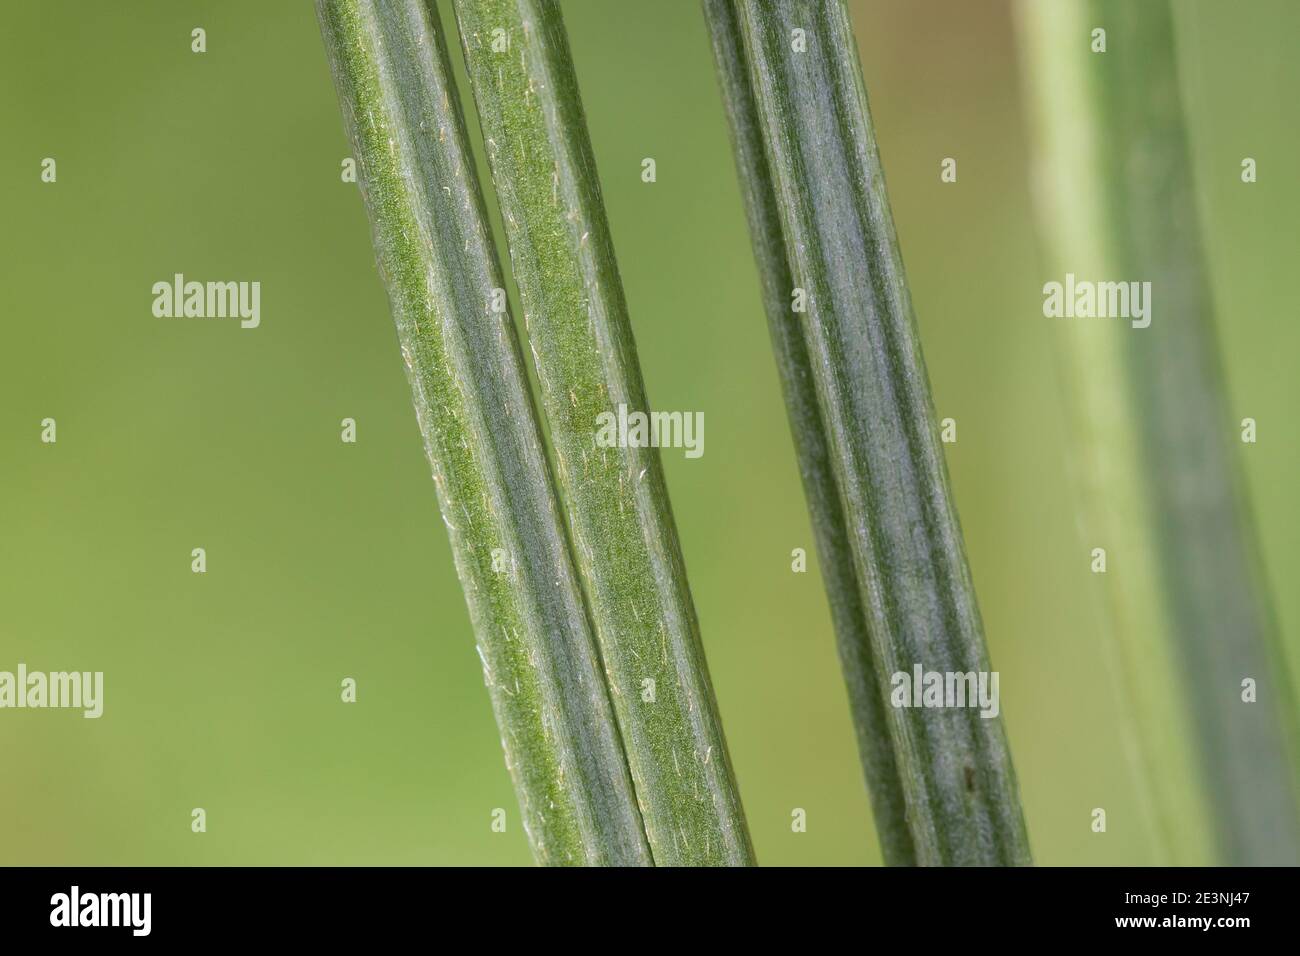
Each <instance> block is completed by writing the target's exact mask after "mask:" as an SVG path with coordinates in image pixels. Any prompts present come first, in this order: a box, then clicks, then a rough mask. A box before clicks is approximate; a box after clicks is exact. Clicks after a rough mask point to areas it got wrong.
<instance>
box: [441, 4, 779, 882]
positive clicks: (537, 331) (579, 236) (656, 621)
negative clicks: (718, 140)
mask: <svg viewBox="0 0 1300 956" xmlns="http://www.w3.org/2000/svg"><path fill="white" fill-rule="evenodd" d="M455 9H456V15H457V19H458V22H459V24H460V33H461V39H462V43H463V46H464V50H465V58H466V61H467V66H468V72H469V76H470V81H471V85H472V87H473V91H474V98H475V102H476V104H477V107H478V111H479V114H480V121H481V124H482V127H483V136H484V139H485V142H486V145H487V154H488V160H489V163H490V165H491V168H492V174H493V179H494V182H495V184H496V188H497V193H498V197H499V199H500V203H501V210H502V215H503V217H504V219H505V226H506V234H507V238H508V240H509V245H510V255H511V260H512V263H513V268H514V275H515V279H516V282H517V283H518V286H519V295H520V300H521V302H522V305H523V309H524V319H525V321H526V323H527V327H528V335H529V339H530V341H531V345H532V351H533V356H534V359H535V361H536V367H537V372H538V378H539V381H540V386H541V395H542V403H543V407H544V409H545V412H546V415H547V419H548V421H549V425H550V432H551V437H552V442H553V446H554V451H555V462H556V471H557V476H558V479H559V483H560V487H561V491H562V494H563V497H564V500H565V502H566V504H567V506H568V517H569V520H570V527H571V531H572V537H573V541H574V546H575V551H576V556H577V560H578V567H579V569H580V571H581V573H582V576H583V581H584V584H585V587H586V593H587V595H588V599H589V602H588V603H589V606H590V607H591V610H592V616H593V618H594V620H595V625H596V631H597V635H598V638H599V641H600V646H601V651H602V655H603V659H604V663H605V668H606V677H607V679H608V682H609V686H610V689H611V692H612V697H613V703H614V708H615V710H616V712H617V714H618V720H619V726H620V728H621V731H622V735H623V740H624V742H625V746H626V750H627V756H628V762H629V765H630V767H631V770H632V777H633V780H634V782H635V785H636V793H637V799H638V802H639V805H640V808H641V814H642V818H643V820H644V823H645V830H646V835H647V837H648V839H649V843H650V847H651V850H652V852H653V854H654V859H655V862H656V863H657V864H660V865H711V864H749V863H752V862H753V851H752V849H751V847H750V841H749V836H748V832H747V830H746V827H745V821H744V817H743V815H742V812H741V806H740V799H739V796H738V793H737V790H736V784H735V780H734V778H733V775H732V771H731V766H730V760H729V758H728V755H727V749H726V744H725V742H724V739H723V735H722V727H721V724H720V721H719V718H718V712H717V705H716V703H715V701H714V696H713V690H712V687H711V685H710V681H709V675H708V669H707V667H706V664H705V660H704V653H703V649H702V646H701V643H700V635H699V627H698V624H697V622H696V615H695V609H694V606H693V604H692V601H691V595H690V589H689V587H688V585H687V580H686V570H685V566H684V564H683V561H682V555H681V549H680V546H679V544H678V540H677V532H676V528H675V526H674V523H673V518H672V513H671V510H670V508H669V502H668V492H667V487H666V485H665V483H664V476H663V472H662V470H661V466H660V461H659V455H658V450H657V449H656V448H653V447H621V446H616V447H603V446H602V445H601V444H598V442H597V434H598V424H599V420H598V416H600V415H602V413H611V414H617V410H618V408H619V406H620V405H625V406H626V409H627V412H628V413H629V414H632V413H646V412H649V411H650V409H649V405H648V402H647V399H646V395H645V388H644V386H643V384H642V380H641V371H640V367H639V365H638V362H637V357H636V347H635V345H634V342H633V338H632V329H631V325H630V322H629V320H628V314H627V306H626V304H625V302H624V298H623V289H622V284H621V281H620V279H619V275H618V269H617V266H616V263H615V259H614V249H613V244H612V241H611V238H610V232H609V226H608V223H607V221H606V215H605V209H604V203H603V201H602V199H601V194H600V185H599V182H598V180H597V177H596V168H595V160H594V158H593V155H592V150H591V144H590V141H589V138H588V134H587V128H586V121H585V118H584V115H583V110H582V104H581V100H580V98H579V95H578V86H577V80H576V78H575V76H574V70H573V64H572V61H571V59H570V55H569V47H568V40H567V37H566V34H565V29H564V24H563V21H562V19H561V16H560V11H559V8H558V6H557V5H556V4H555V3H551V2H546V0H458V2H457V3H456V4H455ZM494 42H495V45H496V48H495V49H494ZM688 414H689V413H688ZM651 682H653V683H651Z"/></svg>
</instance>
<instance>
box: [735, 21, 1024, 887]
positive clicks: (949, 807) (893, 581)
mask: <svg viewBox="0 0 1300 956" xmlns="http://www.w3.org/2000/svg"><path fill="white" fill-rule="evenodd" d="M736 10H737V13H738V22H739V27H740V34H741V38H742V41H743V44H744V49H745V55H746V58H747V60H748V63H749V77H750V85H751V89H752V91H753V98H754V102H755V104H756V108H757V114H758V118H759V126H760V128H761V130H762V137H763V142H764V146H765V150H766V156H767V160H768V165H769V169H770V174H771V178H772V183H773V188H774V190H775V195H776V204H777V208H778V209H779V211H780V220H781V228H782V231H783V234H784V237H785V249H786V257H787V261H788V263H789V266H790V270H791V273H792V276H793V281H794V283H795V289H792V290H790V294H791V303H792V307H795V306H796V305H797V304H798V303H799V302H800V301H801V298H800V295H799V292H798V291H796V290H801V291H802V294H803V298H802V301H803V302H804V304H805V305H806V314H802V315H801V318H802V321H803V332H804V342H805V346H806V348H807V351H808V354H809V358H810V364H811V367H812V372H813V379H814V382H815V386H816V393H817V402H818V406H819V408H820V412H821V417H822V421H823V424H824V428H825V433H826V439H827V442H828V445H829V448H830V451H831V462H832V470H833V473H834V477H835V483H836V485H837V487H838V489H839V497H840V504H841V507H842V508H843V512H844V518H845V523H846V526H847V530H848V543H849V549H850V551H851V553H852V555H853V565H854V571H855V574H856V577H857V582H858V587H859V594H860V597H861V604H862V608H863V610H864V612H865V614H866V619H867V633H868V635H869V637H870V641H871V651H872V657H873V659H874V662H875V666H876V668H877V679H878V681H879V683H880V687H879V694H880V695H881V698H882V699H890V697H891V685H894V681H895V679H896V676H897V677H898V678H901V679H902V680H901V681H900V682H899V683H898V684H897V685H896V687H897V688H900V689H906V688H908V687H909V684H910V682H911V680H912V678H913V677H914V675H915V673H916V668H921V669H922V670H923V673H924V674H938V675H941V676H940V680H941V681H942V680H947V679H950V678H949V677H948V675H957V674H971V675H984V678H985V679H986V680H989V681H991V679H992V675H991V674H990V666H989V660H988V653H987V650H986V648H985V645H984V633H983V625H982V624H981V622H980V616H979V610H978V607H977V605H976V601H975V591H974V587H973V585H972V583H971V578H970V570H969V567H968V565H967V563H966V555H965V551H964V547H963V544H962V537H961V529H960V527H959V526H958V523H957V516H956V512H955V510H954V507H953V502H952V496H951V492H950V491H949V488H948V476H947V469H946V467H945V464H944V460H943V454H942V451H941V449H940V444H939V436H938V431H937V427H936V423H935V419H934V410H933V407H932V403H931V399H930V389H929V382H928V379H927V376H926V371H925V364H924V361H923V359H922V356H921V349H920V341H919V337H918V335H917V331H916V327H915V321H914V319H913V315H912V303H911V297H910V294H909V292H908V288H907V281H906V278H905V276H904V272H903V263H902V257H901V256H900V254H899V251H898V242H897V238H896V236H895V233H894V224H893V217H892V214H891V213H890V210H889V201H888V197H887V195H886V192H885V183H884V175H883V172H882V169H881V166H880V158H879V155H878V153H877V149H876V143H875V133H874V129H873V127H872V122H871V115H870V111H869V110H868V107H867V95H866V89H865V87H864V85H863V82H862V75H861V70H860V67H859V64H858V56H857V48H856V44H855V42H854V38H853V32H852V29H851V28H850V25H849V18H848V12H847V10H846V9H845V6H844V3H843V2H842V0H827V2H820V3H809V2H806V0H765V2H762V3H758V2H741V3H738V4H737V7H736ZM796 30H797V31H799V32H798V33H796V32H795V31H796ZM953 699H954V700H955V699H956V698H955V695H954V698H953ZM912 700H913V698H912V696H911V695H910V694H907V693H904V694H903V695H902V699H901V700H899V701H897V702H895V701H894V700H892V699H891V700H890V702H891V704H894V706H890V707H888V708H886V715H887V720H888V724H889V728H890V739H891V741H892V743H893V749H894V758H895V761H896V764H897V767H898V775H899V779H900V781H901V784H902V789H903V795H904V800H905V803H906V808H907V809H906V817H907V823H908V826H909V829H910V831H911V835H912V842H913V846H914V849H915V853H916V860H917V862H919V863H921V864H926V865H933V864H984V865H999V864H1003V865H1015V864H1024V863H1028V862H1029V859H1030V854H1029V841H1028V837H1027V835H1026V832H1025V824H1024V818H1023V816H1022V813H1021V809H1020V797H1019V792H1018V788H1017V785H1016V776H1015V770H1014V768H1013V766H1012V762H1011V754H1010V751H1009V749H1008V747H1007V743H1006V738H1005V734H1004V731H1003V727H1002V721H1001V718H1000V717H999V716H998V715H997V714H996V713H990V712H989V711H986V710H981V709H979V708H976V707H974V706H969V704H968V705H967V706H960V705H958V706H952V705H951V702H950V705H949V706H912V705H911V703H912Z"/></svg>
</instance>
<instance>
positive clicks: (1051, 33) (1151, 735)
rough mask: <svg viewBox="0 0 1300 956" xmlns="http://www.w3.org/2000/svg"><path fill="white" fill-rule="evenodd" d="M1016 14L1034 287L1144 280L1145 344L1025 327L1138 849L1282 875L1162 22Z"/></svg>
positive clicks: (1199, 261)
mask: <svg viewBox="0 0 1300 956" xmlns="http://www.w3.org/2000/svg"><path fill="white" fill-rule="evenodd" d="M1019 13H1020V22H1021V27H1022V29H1021V34H1022V41H1023V42H1022V47H1023V53H1024V61H1025V64H1026V67H1027V70H1026V74H1027V82H1028V85H1029V89H1030V94H1031V97H1030V98H1031V101H1032V104H1033V106H1034V119H1035V121H1036V127H1037V142H1038V153H1039V156H1038V164H1037V175H1038V183H1037V186H1038V190H1039V198H1040V201H1041V202H1040V206H1041V213H1042V219H1043V224H1044V232H1045V235H1046V237H1047V238H1048V240H1049V247H1050V249H1051V253H1052V261H1053V263H1054V267H1055V268H1057V269H1059V273H1058V274H1056V275H1054V276H1053V277H1052V278H1053V279H1054V280H1055V281H1059V282H1064V280H1065V274H1066V273H1073V274H1075V275H1076V276H1077V277H1078V278H1079V279H1082V280H1088V281H1098V282H1100V281H1111V282H1138V281H1140V282H1149V283H1150V284H1151V286H1150V288H1151V293H1150V297H1149V299H1148V302H1147V307H1148V309H1149V318H1150V325H1149V326H1147V327H1145V328H1138V327H1134V325H1133V324H1132V323H1131V322H1129V321H1126V320H1124V319H1122V318H1118V319H1117V318H1055V319H1051V320H1044V321H1053V322H1056V323H1058V324H1059V330H1058V334H1059V337H1060V346H1061V353H1062V356H1063V358H1064V361H1063V363H1062V364H1063V366H1064V368H1065V369H1066V372H1067V377H1068V380H1069V389H1068V391H1069V393H1070V395H1071V396H1072V399H1073V404H1074V408H1075V413H1076V414H1075V417H1076V421H1077V423H1078V436H1079V449H1078V462H1077V467H1078V471H1079V473H1080V475H1081V478H1082V485H1083V490H1084V500H1085V519H1086V520H1085V528H1086V534H1087V539H1088V546H1089V547H1090V548H1091V547H1100V548H1105V549H1106V552H1107V571H1106V574H1105V575H1104V576H1099V578H1098V582H1097V584H1098V589H1099V598H1101V597H1102V596H1103V592H1104V598H1105V600H1106V603H1107V604H1108V606H1109V608H1110V617H1111V622H1110V623H1111V632H1112V633H1111V635H1110V637H1109V639H1110V640H1111V641H1113V642H1114V644H1115V645H1116V646H1117V650H1118V654H1117V655H1116V656H1117V657H1118V658H1119V660H1120V662H1121V667H1120V669H1119V670H1120V675H1119V676H1120V680H1121V684H1122V688H1121V689H1122V696H1123V701H1122V705H1123V706H1124V707H1125V709H1126V710H1127V711H1128V713H1129V714H1130V715H1131V717H1132V720H1133V727H1134V732H1135V737H1136V739H1137V744H1138V760H1137V771H1138V776H1139V782H1140V784H1141V785H1142V788H1143V790H1144V792H1145V794H1146V796H1147V800H1148V808H1147V809H1148V816H1149V818H1150V819H1149V823H1150V826H1151V828H1152V832H1153V835H1154V840H1155V844H1156V855H1157V857H1158V858H1159V859H1161V860H1162V861H1166V862H1172V863H1179V864H1190V863H1203V862H1207V861H1209V860H1210V859H1211V858H1212V857H1216V856H1217V858H1218V859H1219V861H1220V862H1224V863H1234V864H1263V863H1289V864H1295V863H1300V823H1298V820H1300V817H1298V814H1297V805H1298V804H1297V789H1296V777H1295V763H1294V761H1293V758H1292V756H1291V753H1292V741H1293V739H1294V733H1295V710H1294V706H1293V697H1292V693H1291V688H1290V686H1289V682H1288V680H1287V677H1286V670H1285V667H1284V666H1283V665H1282V663H1281V660H1280V658H1281V651H1280V647H1279V646H1278V644H1277V635H1276V631H1275V628H1274V625H1273V622H1272V619H1271V613H1270V611H1269V609H1268V602H1267V599H1266V597H1265V595H1264V593H1263V589H1262V580H1261V578H1260V576H1259V575H1258V573H1257V554H1256V544H1255V541H1254V537H1253V529H1252V527H1251V521H1250V517H1249V514H1248V509H1247V507H1246V505H1245V502H1244V498H1243V493H1242V488H1241V483H1240V479H1239V476H1238V474H1237V465H1236V462H1235V460H1234V452H1233V443H1234V439H1235V437H1236V436H1235V428H1234V427H1233V426H1232V425H1230V423H1229V421H1228V414H1227V409H1226V400H1225V397H1224V390H1223V384H1222V373H1221V370H1220V364H1219V357H1218V352H1217V346H1216V342H1215V334H1214V328H1213V322H1212V301H1211V295H1210V291H1209V287H1208V280H1207V271H1208V263H1207V262H1206V261H1205V257H1204V254H1203V251H1202V247H1201V240H1200V233H1199V222H1198V216H1197V208H1196V195H1195V191H1194V184H1193V179H1192V172H1191V164H1190V159H1189V155H1188V140H1187V134H1186V131H1185V128H1184V121H1183V116H1182V107H1181V102H1180V93H1179V86H1178V76H1177V65H1176V58H1175V47H1174V36H1173V26H1172V19H1171V10H1170V6H1169V4H1167V3H1166V2H1165V0H1143V2H1141V3H1131V2H1119V0H1075V2H1071V3H1060V2H1053V0H1032V2H1023V3H1021V4H1020V7H1019ZM1097 29H1101V30H1104V31H1105V45H1106V49H1105V52H1094V46H1095V45H1097V43H1098V38H1097V37H1095V36H1094V35H1093V31H1094V30H1097ZM1243 320H1245V319H1243ZM1081 568H1086V565H1085V564H1083V563H1082V562H1081ZM1246 678H1250V679H1252V680H1254V681H1255V682H1256V684H1257V694H1258V700H1257V702H1255V703H1250V702H1247V701H1246V700H1244V699H1243V686H1242V682H1243V680H1245V679H1246ZM1193 731H1194V732H1193Z"/></svg>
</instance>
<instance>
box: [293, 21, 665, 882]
mask: <svg viewBox="0 0 1300 956" xmlns="http://www.w3.org/2000/svg"><path fill="white" fill-rule="evenodd" d="M317 15H318V18H319V20H320V24H321V30H322V34H323V36H324V40H325V47H326V50H327V52H328V54H329V59H330V65H331V70H332V72H333V75H334V81H335V85H336V87H337V90H338V94H339V100H340V103H341V104H342V109H343V116H344V121H345V125H346V126H347V129H348V133H349V135H350V137H351V140H352V144H353V148H354V149H355V152H356V158H357V160H358V165H359V169H360V172H361V176H360V182H361V186H362V194H363V196H364V198H365V204H366V209H367V211H368V213H369V215H370V220H371V226H372V230H373V238H374V245H375V252H376V256H377V259H378V262H379V271H380V275H381V277H382V278H383V280H384V284H385V286H386V287H387V289H388V294H389V300H390V304H391V307H392V311H393V317H394V319H395V320H396V324H397V333H398V340H399V342H400V345H401V351H402V357H403V359H404V360H405V364H406V368H407V373H408V377H409V379H410V383H411V390H412V394H413V397H414V402H415V412H416V418H417V421H418V423H419V427H420V432H421V434H422V435H423V438H424V445H425V450H426V453H427V454H428V457H429V461H430V464H431V465H432V467H433V477H434V483H435V484H436V486H437V489H438V499H439V502H440V505H441V508H442V516H443V521H444V522H445V523H446V525H447V528H448V530H449V532H450V537H451V542H452V549H453V552H454V554H455V558H456V567H457V571H458V572H459V574H460V578H461V584H462V586H463V587H464V590H465V595H466V599H467V601H468V604H469V610H470V616H471V619H472V620H473V624H474V629H475V632H476V634H477V637H478V649H479V654H480V656H481V657H482V660H483V671H484V677H485V681H486V683H487V686H488V690H489V693H490V695H491V698H492V705H493V709H494V710H495V712H496V717H497V723H498V725H499V726H500V729H501V737H502V744H503V746H504V748H505V753H506V763H507V765H508V766H509V768H510V772H511V774H512V776H513V777H514V781H515V787H516V790H517V791H518V794H519V800H520V805H521V807H522V810H523V817H524V824H525V827H526V829H527V831H528V836H529V839H530V840H531V842H532V846H533V851H534V854H535V855H536V858H537V860H538V861H539V862H541V863H556V864H560V863H562V864H581V863H586V864H646V863H649V862H650V855H649V850H648V848H647V846H646V844H645V839H644V834H643V831H642V827H641V821H640V817H639V814H638V812H637V808H636V805H635V800H634V795H633V791H632V785H631V781H630V779H629V775H628V771H627V766H626V763H625V760H624V756H623V753H622V749H621V745H620V741H619V738H618V734H617V730H616V728H615V725H614V721H613V717H612V713H611V709H610V704H609V699H608V692H607V690H606V688H605V684H604V681H603V679H602V677H601V673H600V664H599V660H598V657H597V653H596V648H595V644H594V641H593V638H592V634H591V630H590V625H589V622H588V620H587V617H586V613H585V609H584V605H583V600H582V594H581V590H580V588H579V585H578V582H577V580H576V575H575V573H574V569H573V565H572V558H571V555H570V553H569V550H568V544H567V541H566V538H565V534H564V528H563V525H562V524H561V519H560V515H559V511H558V507H557V505H556V501H555V496H554V490H553V488H552V485H551V480H550V476H549V474H548V470H547V466H546V460H545V457H544V453H543V451H542V446H541V444H540V441H539V425H538V422H537V418H536V413H535V410H534V408H533V405H532V400H531V396H530V394H529V391H528V387H527V380H526V375H525V372H524V368H523V363H522V357H521V354H520V349H519V342H518V339H517V337H516V335H515V331H514V326H513V324H512V323H511V321H510V319H509V316H508V315H505V314H496V313H494V312H493V311H492V310H491V308H490V303H491V301H492V298H493V290H494V289H499V288H501V287H502V286H503V283H502V281H501V278H500V268H499V265H498V263H497V261H496V254H495V250H494V248H493V246H492V244H491V241H490V238H489V233H488V230H487V228H486V226H485V220H484V214H483V201H482V196H481V194H480V192H479V187H478V182H477V179H476V177H475V173H474V166H473V162H472V159H471V154H470V151H469V148H468V145H467V141H466V136H465V130H464V123H463V118H462V116H461V114H460V107H459V100H458V99H457V95H456V90H455V89H454V87H453V81H452V76H451V69H450V66H449V61H448V57H447V47H446V43H445V39H444V36H443V33H442V29H441V24H440V23H439V20H438V15H437V11H436V9H435V8H434V7H433V6H432V5H431V4H426V3H424V2H423V0H317ZM494 565H495V566H496V569H494ZM485 819H486V813H485ZM485 825H486V824H485Z"/></svg>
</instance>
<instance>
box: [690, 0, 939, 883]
mask: <svg viewBox="0 0 1300 956" xmlns="http://www.w3.org/2000/svg"><path fill="white" fill-rule="evenodd" d="M704 14H705V18H706V19H707V20H708V24H709V30H710V33H711V36H712V40H713V55H714V60H715V61H716V63H717V68H718V79H719V83H720V85H721V87H722V98H723V102H724V104H725V106H726V109H727V118H728V120H729V121H730V124H731V137H732V145H733V147H734V150H735V158H736V169H737V173H738V174H739V177H740V187H741V194H742V196H743V198H744V203H745V214H746V216H747V218H748V220H749V232H750V236H751V238H752V241H753V246H754V258H755V260H756V261H757V263H758V272H759V280H760V282H761V284H762V290H763V305H764V307H765V309H766V311H767V321H768V328H769V330H770V332H771V335H772V351H773V352H775V353H776V364H777V370H778V372H779V373H780V377H781V386H782V391H783V393H784V395H785V406H786V412H787V414H788V415H789V418H790V432H791V434H792V436H793V438H794V444H795V453H796V455H797V457H798V460H799V471H800V474H801V475H802V477H803V487H804V495H805V496H806V497H807V499H808V511H809V514H810V516H811V518H812V526H813V534H814V536H815V537H816V541H817V554H818V556H819V558H820V561H821V567H822V577H823V580H824V583H825V586H826V596H827V598H828V599H829V601H830V606H831V618H832V620H833V622H834V626H835V635H836V643H837V645H838V648H839V654H840V665H841V668H842V669H843V671H844V680H845V684H846V685H847V687H848V691H849V704H850V707H851V709H852V713H853V726H854V729H855V730H856V732H857V740H858V754H859V756H860V757H861V759H862V766H863V770H864V772H865V775H866V779H867V787H868V789H869V791H870V793H871V808H872V815H873V817H874V818H875V823H876V830H877V833H878V834H879V837H880V847H881V853H882V856H883V857H884V860H885V862H886V863H887V864H889V865H891V866H905V865H909V864H915V863H916V851H915V849H914V848H913V846H912V835H911V833H910V832H909V831H908V829H907V820H906V818H905V815H906V807H905V804H904V798H903V787H902V783H901V781H900V780H899V777H898V766H897V764H896V763H895V761H894V751H893V747H892V745H891V743H890V739H889V726H888V723H887V722H886V716H885V707H886V706H887V705H886V701H885V698H884V696H883V694H882V691H881V689H882V688H883V687H884V686H885V684H886V681H884V680H882V679H881V677H880V675H879V674H878V672H877V668H876V664H875V660H874V658H873V655H872V650H871V640H870V636H869V634H868V632H867V617H866V613H865V612H864V610H863V608H862V601H861V598H860V597H859V594H858V583H857V578H856V577H855V576H854V573H853V552H852V550H851V548H850V547H849V538H848V529H847V527H846V525H845V521H844V510H843V508H841V506H840V499H839V489H838V487H837V486H836V484H835V475H834V470H833V468H832V465H831V451H830V448H829V447H828V446H827V443H826V433H825V430H824V429H825V426H824V424H823V422H822V417H821V412H820V411H819V409H818V407H817V391H816V386H815V384H814V381H813V372H812V364H811V361H810V360H809V357H808V349H807V348H806V347H805V345H804V341H803V329H802V328H801V327H800V317H799V316H798V315H797V314H795V313H793V312H792V311H791V310H790V290H791V289H793V288H794V286H795V285H796V283H795V282H794V279H793V277H792V276H791V273H790V265H789V261H788V260H787V258H786V252H785V235H784V233H783V231H782V229H781V214H780V210H779V209H778V208H777V199H776V189H775V187H774V185H773V183H772V175H771V170H770V169H769V167H768V162H767V156H766V155H765V154H764V152H763V134H762V130H761V129H760V128H759V117H758V109H757V106H756V105H755V103H754V94H753V92H752V91H751V89H750V86H749V64H748V61H747V60H746V58H745V48H744V44H743V43H742V41H741V37H740V32H739V30H740V27H739V23H738V21H737V12H736V4H735V0H704Z"/></svg>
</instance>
